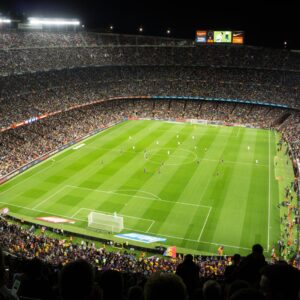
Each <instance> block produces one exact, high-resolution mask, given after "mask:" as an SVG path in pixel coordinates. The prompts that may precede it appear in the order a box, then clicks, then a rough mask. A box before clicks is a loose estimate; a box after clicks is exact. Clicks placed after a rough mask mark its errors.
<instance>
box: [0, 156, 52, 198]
mask: <svg viewBox="0 0 300 300" xmlns="http://www.w3.org/2000/svg"><path fill="white" fill-rule="evenodd" d="M46 162H48V160H46V161H43V162H40V163H38V164H36V165H35V166H32V167H30V168H29V169H27V170H26V171H24V172H22V173H20V174H19V175H21V174H24V173H27V172H28V171H32V170H33V169H35V168H37V167H40V166H41V165H42V164H43V163H46ZM52 166H53V164H51V165H50V166H47V167H45V168H42V169H41V170H39V171H37V172H35V173H33V174H31V175H29V176H28V177H26V178H25V179H24V180H22V181H20V182H18V183H16V184H14V185H13V186H12V187H10V188H8V189H7V190H4V191H3V192H1V193H0V195H3V194H5V193H7V192H9V191H10V190H12V189H14V188H15V187H16V186H17V185H19V184H21V183H24V182H25V181H27V180H29V179H30V178H31V177H32V176H34V175H37V174H39V173H41V172H43V171H46V170H47V169H49V168H50V167H52ZM17 178H20V177H19V176H18V175H17V176H14V177H13V178H11V179H9V180H8V181H7V182H5V183H4V186H5V184H8V183H9V182H11V181H13V180H15V179H17Z"/></svg>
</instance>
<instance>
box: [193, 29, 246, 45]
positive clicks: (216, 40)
mask: <svg viewBox="0 0 300 300" xmlns="http://www.w3.org/2000/svg"><path fill="white" fill-rule="evenodd" d="M196 43H197V44H241V45H242V44H244V32H243V31H228V30H224V31H221V30H217V31H214V30H197V31H196Z"/></svg>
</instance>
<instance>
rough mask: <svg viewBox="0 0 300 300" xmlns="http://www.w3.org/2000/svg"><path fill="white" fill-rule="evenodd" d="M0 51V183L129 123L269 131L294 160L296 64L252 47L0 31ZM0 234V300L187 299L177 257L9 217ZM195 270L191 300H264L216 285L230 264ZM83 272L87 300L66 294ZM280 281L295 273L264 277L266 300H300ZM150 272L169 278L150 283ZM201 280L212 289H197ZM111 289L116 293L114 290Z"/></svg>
mask: <svg viewBox="0 0 300 300" xmlns="http://www.w3.org/2000/svg"><path fill="white" fill-rule="evenodd" d="M0 45H1V46H0V47H1V48H0V63H1V68H0V114H1V119H0V162H1V164H0V182H1V177H2V178H4V177H5V176H7V175H9V174H12V173H13V172H14V171H16V170H17V169H20V168H21V167H23V166H25V165H26V164H28V163H29V162H31V161H34V160H35V159H37V158H39V157H41V156H43V155H45V154H47V153H50V152H51V151H54V150H56V149H58V148H59V147H62V146H64V145H66V144H68V143H69V142H72V141H76V140H77V139H79V138H81V137H84V136H86V135H88V134H89V133H91V132H94V131H96V130H98V129H99V128H105V127H107V126H109V125H110V124H114V123H117V122H119V121H122V120H124V118H136V117H141V118H153V119H186V118H192V119H204V120H208V121H211V122H222V123H226V124H246V125H248V126H254V127H260V128H273V129H277V130H278V131H280V132H282V136H283V140H284V141H285V142H287V143H288V144H289V145H290V155H291V157H293V158H300V125H299V124H300V111H299V109H300V89H299V82H300V73H299V72H300V56H299V54H297V53H294V52H289V51H285V50H271V49H261V48H255V47H248V46H243V47H232V46H222V47H214V46H201V47H196V46H194V45H193V42H191V41H186V40H175V39H164V38H156V37H143V36H126V35H112V34H98V33H88V32H38V31H37V32H21V31H14V30H11V31H3V32H0ZM158 96H160V97H161V98H160V99H158V98H157V97H158ZM176 97H179V99H176ZM184 97H198V99H196V98H195V99H186V98H184ZM237 100H238V101H237ZM295 186H296V184H295ZM296 188H298V187H296ZM296 213H297V212H296V211H295V214H296ZM282 222H287V220H282ZM0 231H1V235H0V246H2V247H3V248H4V249H5V251H7V253H9V255H8V256H6V258H5V262H3V260H2V259H0V299H2V298H3V299H17V296H18V297H19V298H20V299H22V297H23V299H25V297H27V298H26V299H30V298H35V299H124V298H125V297H126V296H127V295H128V299H143V295H142V294H143V291H144V293H145V297H144V299H154V298H153V297H155V299H159V298H158V297H163V296H164V297H165V298H166V296H165V295H163V294H160V295H158V294H157V289H160V290H163V288H164V285H165V286H167V287H170V286H174V289H178V293H177V294H176V296H178V299H184V296H185V293H186V288H185V287H184V285H183V282H182V280H181V279H179V278H178V277H175V275H173V273H175V272H176V268H177V266H178V265H179V264H180V263H182V257H178V258H177V259H176V260H168V259H163V258H158V257H156V256H155V257H151V258H143V257H137V256H136V255H134V254H130V253H127V252H125V253H120V252H117V253H113V252H109V251H107V250H106V249H105V248H100V249H97V248H96V247H95V246H94V245H93V244H90V245H89V244H86V243H85V242H83V243H82V244H80V245H78V244H74V243H72V242H70V241H66V240H64V241H63V242H62V241H61V240H59V239H57V238H50V237H47V236H46V235H37V234H35V233H33V232H30V231H29V230H28V229H26V228H23V227H22V226H21V225H20V224H16V223H11V222H8V221H7V220H6V219H5V218H1V220H0ZM254 250H255V249H254ZM256 254H257V253H256V252H255V251H254V253H252V254H251V256H249V257H247V258H246V259H244V263H243V264H242V263H241V266H242V267H243V269H242V268H239V267H237V271H236V275H235V276H233V277H232V276H231V279H232V280H233V279H234V280H236V279H239V280H245V278H246V277H247V276H242V275H241V274H242V273H243V275H244V274H245V268H247V265H246V264H247V262H248V267H249V261H250V262H253V264H256V263H257V265H258V264H261V265H264V258H263V257H262V256H261V255H258V256H259V258H258V256H257V255H256ZM33 258H35V259H34V260H33ZM82 258H83V259H84V261H81V260H78V259H82ZM27 259H31V260H30V261H28V260H27ZM74 260H75V261H76V260H77V261H76V262H73V261H74ZM194 261H195V263H196V264H197V265H198V267H199V282H198V283H197V284H191V285H188V284H187V285H188V287H189V288H188V293H189V299H202V298H203V297H204V298H205V297H206V298H207V299H208V296H207V295H209V294H210V293H212V294H214V295H219V296H216V297H220V299H241V298H238V297H243V296H239V295H236V294H237V293H239V292H240V293H244V296H245V295H246V294H247V295H249V294H251V293H253V294H252V295H255V297H257V299H264V298H262V297H263V296H262V294H261V293H260V292H258V288H259V286H258V283H257V281H255V282H251V285H250V283H249V282H248V281H247V278H246V282H245V281H244V282H242V284H241V282H240V283H239V285H238V284H236V281H234V282H233V283H232V284H228V283H224V282H223V278H224V277H223V275H224V272H225V268H226V267H227V266H228V265H229V264H230V263H231V262H230V259H229V258H226V257H221V258H219V257H218V258H216V257H201V256H199V257H196V258H194ZM292 264H293V265H294V266H296V267H298V268H299V265H300V257H299V256H295V257H294V259H293V261H292ZM245 265H246V267H245ZM6 266H8V268H6ZM271 268H274V271H270V269H271ZM6 269H7V270H8V271H5V270H6ZM258 269H260V268H257V269H256V270H255V271H253V270H252V271H253V272H254V274H253V276H254V277H255V279H257V278H260V273H259V270H258ZM275 269H276V270H275ZM29 270H31V271H32V270H34V272H30V271H29ZM110 270H113V271H110ZM78 271H79V272H83V273H85V274H86V277H85V278H86V282H81V283H80V284H81V285H79V284H78V291H80V292H82V291H84V295H81V294H80V293H79V292H78V293H77V292H76V290H72V291H73V292H72V293H71V292H70V281H71V282H76V280H78V278H76V276H75V273H76V272H78ZM60 272H61V280H60V281H59V276H58V274H59V273H60ZM249 272H250V271H246V274H248V275H249ZM280 272H285V274H286V278H287V280H288V281H289V282H291V283H293V282H297V280H299V272H298V271H296V269H294V268H292V267H290V266H288V265H286V264H285V263H282V262H281V263H277V264H275V266H267V267H266V268H265V270H264V271H263V273H262V274H263V276H262V278H263V282H261V290H262V292H263V294H264V296H265V297H266V298H265V299H291V300H292V299H297V293H298V288H297V284H294V285H293V286H295V288H290V286H289V285H288V284H286V282H284V283H283V284H282V285H280V284H278V274H280ZM154 273H155V274H157V273H170V274H172V275H169V277H168V276H165V275H161V278H159V280H157V278H152V279H151V280H148V282H147V278H148V277H149V276H151V275H153V274H154ZM274 274H275V275H274ZM207 279H213V280H218V282H219V283H218V284H217V283H216V281H213V282H208V283H206V284H205V285H204V286H203V283H204V281H206V280H207ZM184 280H185V279H184V278H183V281H184ZM16 281H19V283H20V288H19V289H18V295H17V296H14V295H11V294H10V293H11V292H9V291H8V289H7V286H8V287H12V286H13V284H14V283H16ZM112 281H114V282H118V283H119V284H117V283H115V285H114V286H111V285H109V284H108V283H111V282H112ZM47 282H48V283H49V284H48V285H47ZM145 282H147V283H146V286H145V289H144V285H145ZM298 282H299V281H298ZM40 284H43V285H40ZM220 284H221V286H222V289H220ZM234 284H236V286H234ZM32 286H34V287H35V288H30V287H32ZM41 286H43V287H44V288H42V289H38V288H37V287H41ZM73 286H74V285H73ZM190 286H193V288H190ZM57 287H58V288H57ZM117 287H118V288H117ZM246 287H247V288H248V290H247V289H245V288H246ZM249 287H251V288H253V287H254V288H256V289H255V291H253V290H251V289H250V288H249ZM167 289H168V288H167ZM238 290H240V291H238ZM74 291H75V292H74ZM219 291H220V293H219ZM114 292H115V295H114ZM218 293H219V294H218ZM230 293H232V295H231V294H230ZM255 293H256V294H255ZM70 295H72V297H71V296H70ZM113 295H114V297H113ZM153 295H155V296H153ZM242 295H243V294H242ZM286 295H289V296H288V298H284V297H286ZM76 297H77V298H76ZM174 297H175V296H174ZM174 297H173V298H174ZM197 297H198V298H197ZM253 297H254V296H253ZM259 297H260V298H259ZM174 299H175V298H174ZM215 299H217V298H215ZM244 299H246V298H244Z"/></svg>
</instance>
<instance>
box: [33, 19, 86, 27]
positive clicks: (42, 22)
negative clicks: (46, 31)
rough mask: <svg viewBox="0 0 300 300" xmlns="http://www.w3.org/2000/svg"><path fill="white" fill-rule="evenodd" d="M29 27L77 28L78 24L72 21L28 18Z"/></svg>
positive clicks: (76, 21)
mask: <svg viewBox="0 0 300 300" xmlns="http://www.w3.org/2000/svg"><path fill="white" fill-rule="evenodd" d="M28 20H29V24H31V25H48V26H52V25H53V26H67V25H70V26H79V25H80V22H79V21H78V20H74V19H49V18H28Z"/></svg>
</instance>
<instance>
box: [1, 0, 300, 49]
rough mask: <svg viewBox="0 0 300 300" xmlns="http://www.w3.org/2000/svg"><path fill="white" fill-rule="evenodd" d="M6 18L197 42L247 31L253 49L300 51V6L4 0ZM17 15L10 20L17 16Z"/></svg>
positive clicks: (2, 2) (226, 2)
mask: <svg viewBox="0 0 300 300" xmlns="http://www.w3.org/2000/svg"><path fill="white" fill-rule="evenodd" d="M0 11H2V12H3V13H10V14H19V16H24V14H25V15H26V16H32V15H35V16H40V17H57V18H74V17H76V18H78V19H80V20H81V23H82V24H84V25H85V28H89V29H91V28H107V29H109V28H110V26H113V31H114V32H117V33H130V34H132V33H138V30H139V28H140V26H142V27H143V34H144V35H160V36H163V35H164V36H166V35H168V33H167V30H168V29H169V30H170V34H169V35H170V36H173V37H178V38H191V39H194V36H195V31H196V29H220V30H225V29H232V30H243V31H245V32H246V43H248V44H251V45H261V46H272V47H276V48H284V42H287V45H286V47H287V48H294V49H295V48H298V49H300V40H299V39H298V35H299V33H298V28H299V24H298V15H297V14H298V9H297V7H296V2H295V3H294V4H289V3H288V2H286V1H285V2H280V4H278V3H275V2H274V3H272V5H267V4H266V3H265V4H264V3H262V1H260V2H258V1H255V0H254V1H251V2H249V3H247V1H243V2H236V1H234V2H233V1H230V0H227V1H222V2H221V1H218V0H215V1H197V2H195V1H192V0H186V1H184V2H183V3H181V4H180V5H173V4H172V3H170V2H169V1H166V0H165V1H155V0H152V1H150V0H144V1H138V0H131V1H124V0H98V1H94V0H92V1H83V0H74V1H69V0H51V1H50V0H26V1H24V0H3V1H1V2H0ZM13 16H14V15H12V17H13Z"/></svg>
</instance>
